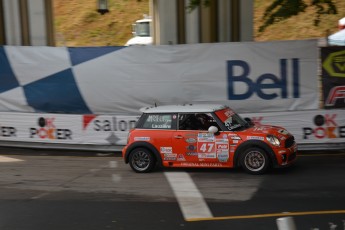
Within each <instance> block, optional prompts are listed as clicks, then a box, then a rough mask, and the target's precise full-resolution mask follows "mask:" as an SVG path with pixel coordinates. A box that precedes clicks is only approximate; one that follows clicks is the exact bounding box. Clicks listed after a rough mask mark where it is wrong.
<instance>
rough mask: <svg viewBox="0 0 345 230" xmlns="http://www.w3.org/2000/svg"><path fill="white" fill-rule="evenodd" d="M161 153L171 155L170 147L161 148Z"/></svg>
mask: <svg viewBox="0 0 345 230" xmlns="http://www.w3.org/2000/svg"><path fill="white" fill-rule="evenodd" d="M161 153H172V147H161Z"/></svg>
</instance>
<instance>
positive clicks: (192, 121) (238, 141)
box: [122, 104, 297, 174]
mask: <svg viewBox="0 0 345 230" xmlns="http://www.w3.org/2000/svg"><path fill="white" fill-rule="evenodd" d="M142 112H143V114H142V116H141V117H140V119H139V120H138V122H137V125H136V127H135V129H133V130H131V131H130V132H129V135H128V143H127V145H126V146H125V147H124V148H123V150H122V156H123V158H124V161H125V163H129V165H130V166H131V168H132V169H133V170H134V171H135V172H141V173H143V172H150V171H152V170H153V169H154V167H155V166H156V165H157V164H158V165H160V166H164V167H187V168H189V167H195V168H233V167H239V166H241V167H242V168H244V169H245V170H246V171H247V172H249V173H252V174H262V173H264V172H265V171H267V169H269V168H270V167H283V166H288V165H291V164H292V163H293V162H294V161H295V159H296V152H297V144H296V142H295V139H294V136H292V135H291V134H290V133H289V132H288V131H286V130H285V129H284V128H282V127H278V126H270V125H260V126H257V125H254V124H253V123H252V122H251V121H250V120H249V119H243V118H241V117H240V116H239V115H238V114H237V113H235V112H234V111H233V110H232V109H231V108H229V107H227V106H224V105H217V104H198V105H197V104H186V105H169V106H158V107H150V108H145V109H143V110H142Z"/></svg>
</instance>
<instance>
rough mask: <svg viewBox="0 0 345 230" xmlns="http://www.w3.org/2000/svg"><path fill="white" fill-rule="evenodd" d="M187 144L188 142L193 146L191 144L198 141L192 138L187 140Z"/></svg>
mask: <svg viewBox="0 0 345 230" xmlns="http://www.w3.org/2000/svg"><path fill="white" fill-rule="evenodd" d="M186 142H187V143H190V144H191V143H195V142H196V139H195V138H191V137H190V138H187V139H186Z"/></svg>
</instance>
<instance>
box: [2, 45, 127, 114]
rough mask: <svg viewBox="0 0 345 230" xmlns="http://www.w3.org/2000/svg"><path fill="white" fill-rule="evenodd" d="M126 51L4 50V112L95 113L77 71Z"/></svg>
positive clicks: (4, 48) (92, 48)
mask: <svg viewBox="0 0 345 230" xmlns="http://www.w3.org/2000/svg"><path fill="white" fill-rule="evenodd" d="M122 48H124V47H87V48H56V47H39V48H37V47H13V46H4V47H0V63H1V64H0V111H18V112H45V113H73V114H88V113H92V112H93V111H92V110H91V109H90V108H89V106H88V105H87V103H86V102H85V100H84V98H83V96H82V94H81V93H80V91H79V87H78V85H77V81H76V79H75V76H74V71H73V68H75V67H76V66H78V65H80V64H82V63H85V62H88V61H91V60H94V59H97V58H100V57H102V56H103V55H106V54H108V53H111V52H116V51H117V50H119V49H122ZM90 84H92V83H90Z"/></svg>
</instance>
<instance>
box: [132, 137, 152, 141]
mask: <svg viewBox="0 0 345 230" xmlns="http://www.w3.org/2000/svg"><path fill="white" fill-rule="evenodd" d="M134 140H135V141H150V140H151V138H150V137H134Z"/></svg>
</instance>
